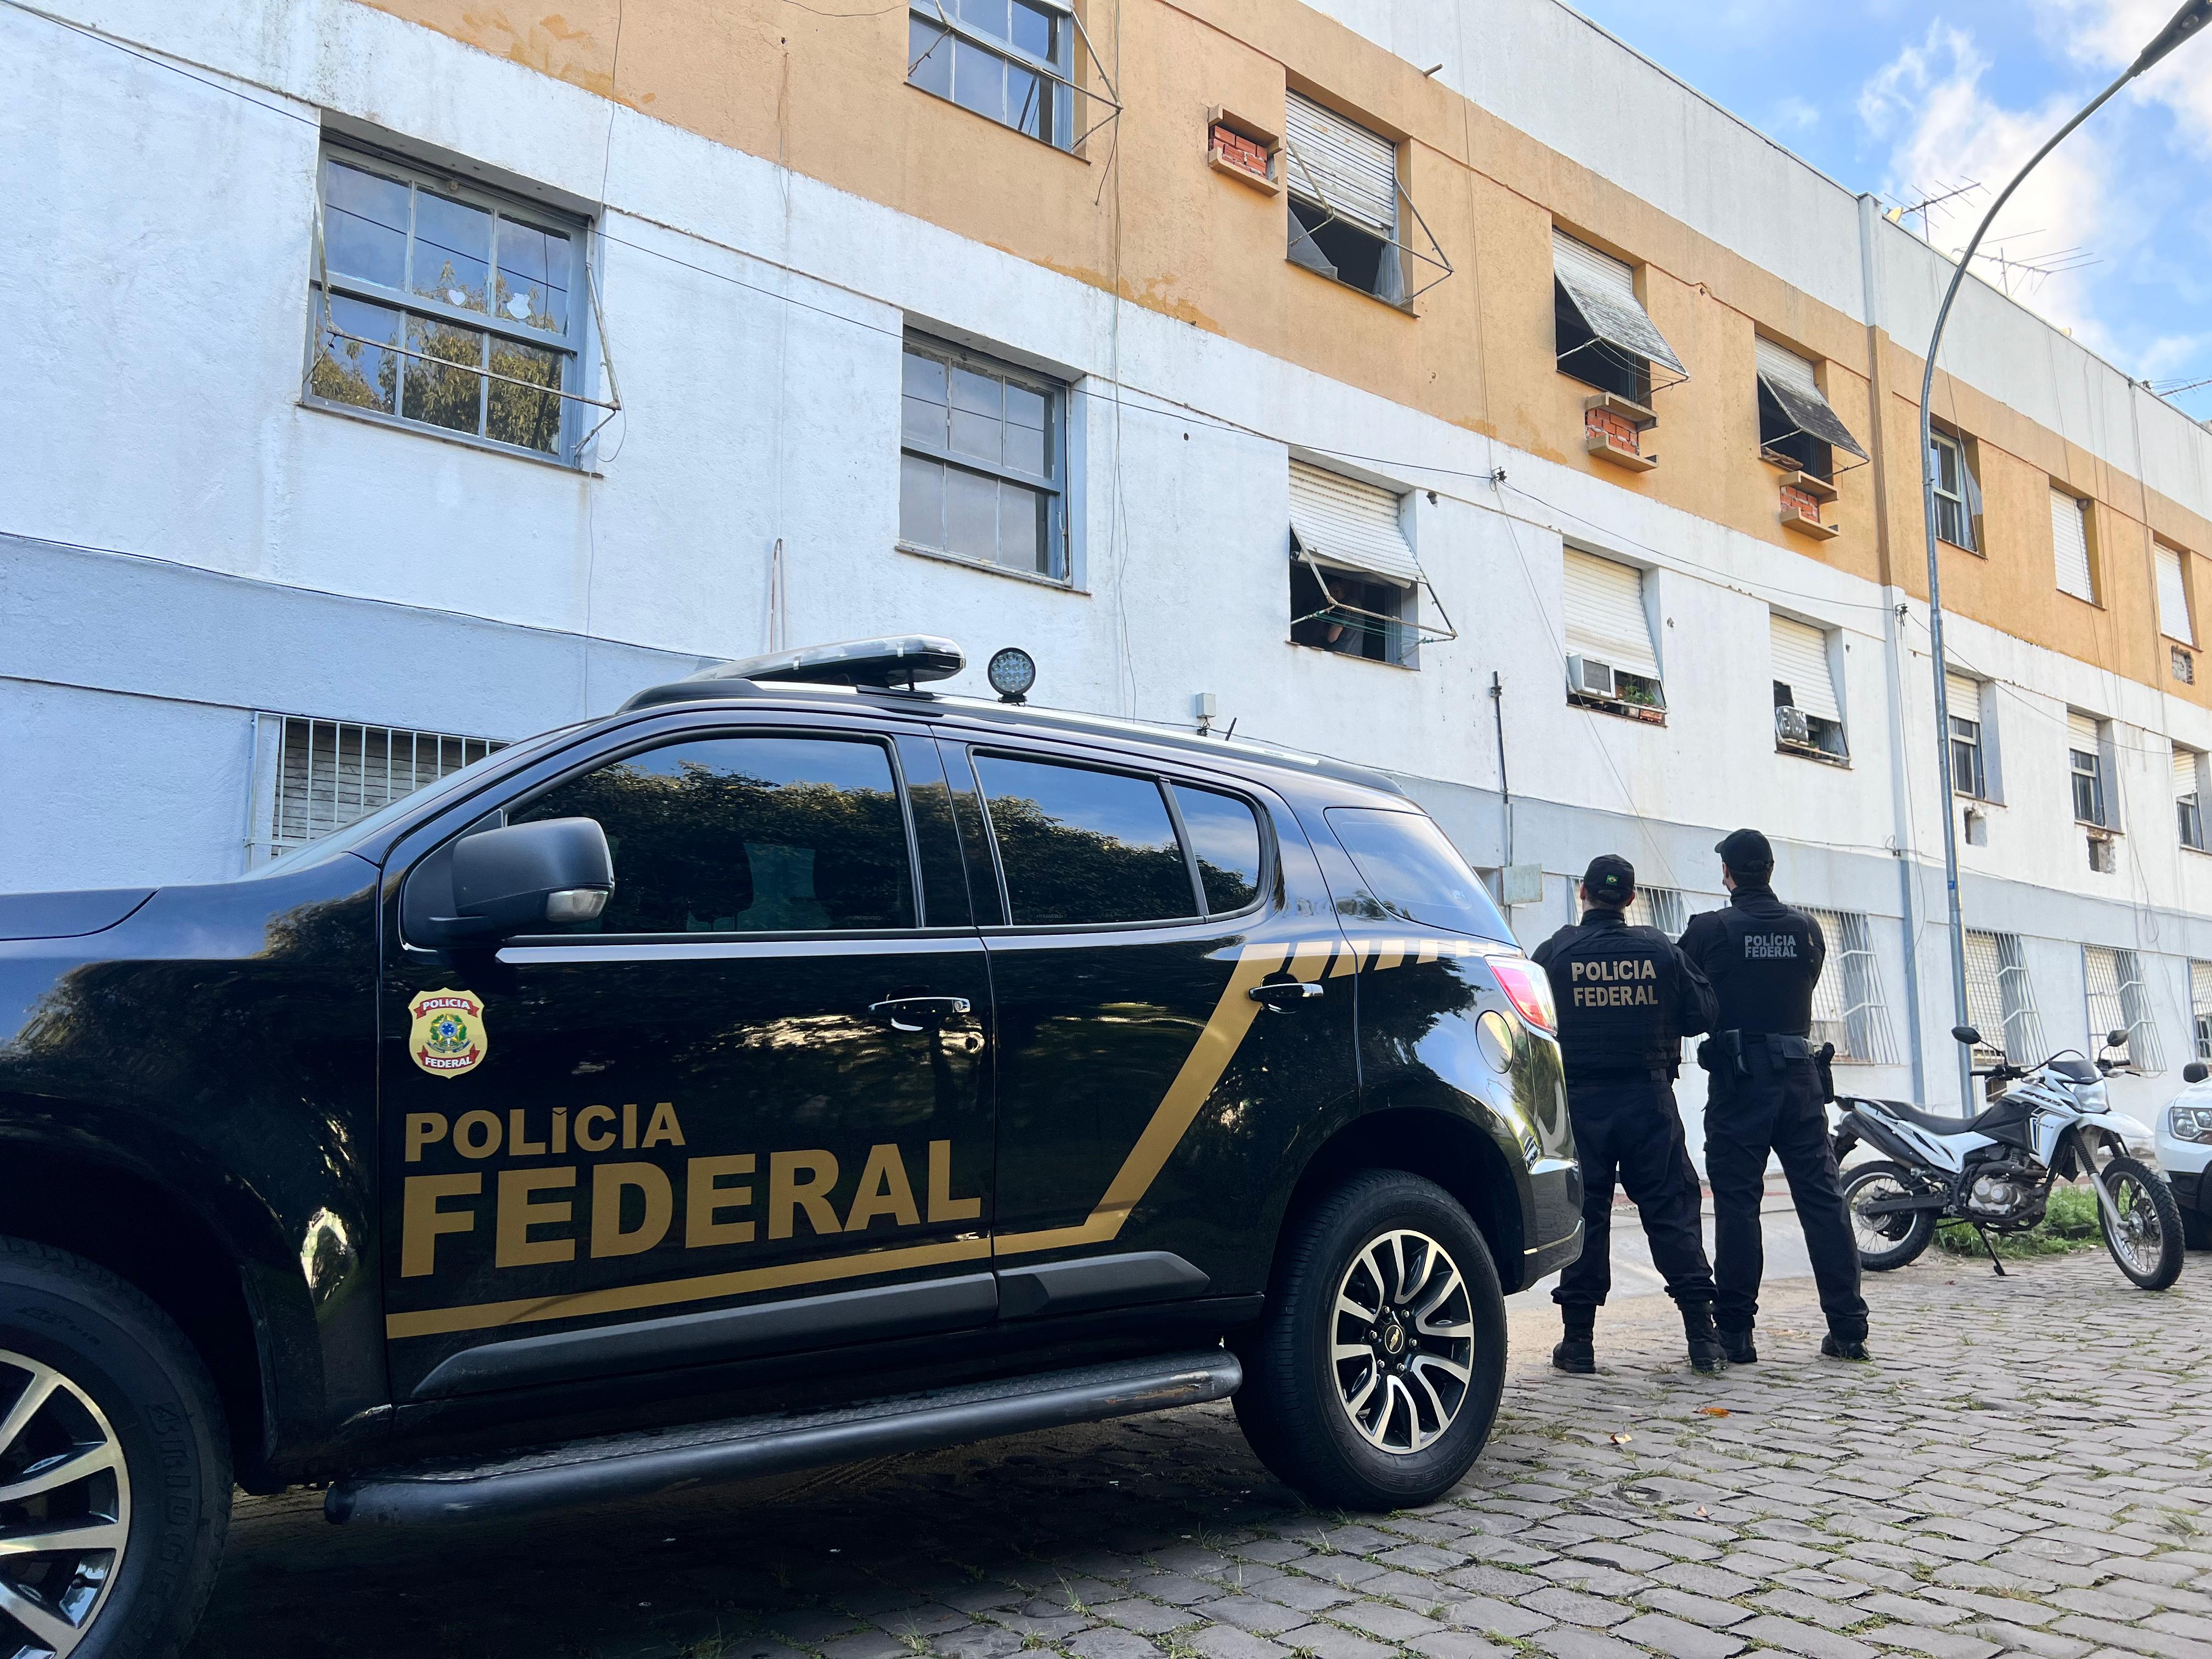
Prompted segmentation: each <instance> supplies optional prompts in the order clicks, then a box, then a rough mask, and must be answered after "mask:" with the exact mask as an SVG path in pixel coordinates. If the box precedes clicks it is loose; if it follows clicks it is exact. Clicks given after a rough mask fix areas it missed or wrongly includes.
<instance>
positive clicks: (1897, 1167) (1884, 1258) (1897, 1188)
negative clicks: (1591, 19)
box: [1844, 1162, 1936, 1273]
mask: <svg viewBox="0 0 2212 1659" xmlns="http://www.w3.org/2000/svg"><path fill="white" fill-rule="evenodd" d="M1913 1190H1914V1188H1912V1186H1911V1183H1910V1182H1909V1181H1908V1179H1907V1176H1906V1174H1905V1166H1904V1165H1903V1164H1891V1163H1887V1162H1885V1163H1879V1164H1860V1165H1859V1166H1858V1167H1857V1169H1855V1170H1848V1171H1846V1172H1845V1174H1844V1209H1845V1210H1847V1211H1848V1212H1850V1218H1851V1237H1852V1240H1853V1242H1854V1243H1856V1244H1857V1246H1858V1252H1859V1266H1860V1267H1863V1268H1865V1269H1866V1270H1867V1272H1869V1273H1889V1272H1892V1271H1893V1270H1894V1269H1896V1268H1899V1267H1905V1266H1907V1265H1908V1264H1910V1263H1911V1262H1914V1261H1918V1260H1919V1259H1920V1254H1921V1252H1922V1251H1923V1250H1925V1249H1927V1248H1928V1246H1929V1243H1930V1242H1931V1241H1932V1240H1933V1239H1934V1238H1935V1237H1936V1212H1935V1211H1933V1210H1911V1211H1908V1212H1905V1213H1904V1214H1902V1215H1877V1216H1865V1215H1861V1214H1860V1213H1859V1206H1860V1205H1862V1204H1863V1203H1866V1202H1868V1201H1869V1200H1874V1199H1881V1198H1903V1197H1905V1196H1907V1195H1908V1194H1911V1192H1912V1191H1913Z"/></svg>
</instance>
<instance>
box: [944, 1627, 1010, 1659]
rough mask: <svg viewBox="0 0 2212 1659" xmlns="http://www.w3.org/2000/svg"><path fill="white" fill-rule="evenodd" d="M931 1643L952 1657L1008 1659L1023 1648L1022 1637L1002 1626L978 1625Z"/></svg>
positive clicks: (963, 1658) (954, 1658) (955, 1658)
mask: <svg viewBox="0 0 2212 1659" xmlns="http://www.w3.org/2000/svg"><path fill="white" fill-rule="evenodd" d="M929 1645H930V1648H931V1650H933V1651H934V1652H937V1653H942V1654H945V1655H948V1656H950V1659H1006V1655H1008V1654H1010V1653H1019V1652H1020V1651H1021V1650H1022V1638H1021V1637H1020V1636H1018V1634H1016V1633H1015V1632H1012V1631H1010V1630H1006V1629H1005V1628H1003V1627H1002V1626H996V1625H993V1626H976V1627H975V1628H973V1629H970V1630H966V1631H963V1632H960V1633H959V1634H957V1635H955V1636H942V1637H939V1638H937V1639H936V1640H935V1641H933V1642H932V1643H931V1644H929Z"/></svg>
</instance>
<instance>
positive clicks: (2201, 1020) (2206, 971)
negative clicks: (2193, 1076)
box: [2189, 962, 2212, 1060]
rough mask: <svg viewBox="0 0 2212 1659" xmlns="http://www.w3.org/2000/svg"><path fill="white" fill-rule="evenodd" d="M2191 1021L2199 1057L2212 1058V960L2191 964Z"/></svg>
mask: <svg viewBox="0 0 2212 1659" xmlns="http://www.w3.org/2000/svg"><path fill="white" fill-rule="evenodd" d="M2189 1023H2190V1024H2191V1026H2192V1027H2193V1028H2194V1029H2195V1031H2196V1035H2197V1059H2199V1060H2212V962H2192V963H2190V964H2189Z"/></svg>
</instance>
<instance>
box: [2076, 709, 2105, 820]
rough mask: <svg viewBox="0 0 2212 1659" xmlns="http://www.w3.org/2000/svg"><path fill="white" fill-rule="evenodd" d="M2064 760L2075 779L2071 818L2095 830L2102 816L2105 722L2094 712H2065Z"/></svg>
mask: <svg viewBox="0 0 2212 1659" xmlns="http://www.w3.org/2000/svg"><path fill="white" fill-rule="evenodd" d="M2066 744H2067V760H2068V762H2069V765H2070V767H2071V769H2072V772H2073V778H2074V821H2075V823H2086V824H2091V825H2093V826H2095V827H2096V828H2098V829H2104V828H2106V827H2108V826H2107V824H2106V817H2105V749H2104V722H2103V721H2102V720H2098V719H2097V718H2096V717H2095V716H2094V715H2093V714H2075V712H2073V711H2072V710H2070V709H2069V711H2067V715H2066Z"/></svg>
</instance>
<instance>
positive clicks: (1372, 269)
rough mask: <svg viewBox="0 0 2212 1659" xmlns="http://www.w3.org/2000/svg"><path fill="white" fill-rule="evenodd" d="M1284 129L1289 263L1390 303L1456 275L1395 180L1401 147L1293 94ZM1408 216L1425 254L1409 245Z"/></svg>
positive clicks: (1287, 97) (1287, 98) (1400, 302)
mask: <svg viewBox="0 0 2212 1659" xmlns="http://www.w3.org/2000/svg"><path fill="white" fill-rule="evenodd" d="M1283 128H1284V131H1283V182H1284V183H1285V185H1288V186H1289V187H1290V222H1289V234H1290V241H1289V246H1288V251H1287V257H1288V258H1289V259H1290V261H1291V264H1295V265H1301V266H1303V267H1304V268H1305V269H1306V270H1310V271H1313V272H1315V273H1316V274H1317V275H1319V276H1327V277H1328V278H1330V279H1331V280H1332V281H1334V282H1339V283H1344V284H1346V286H1347V287H1351V288H1356V289H1358V290H1359V291H1360V292H1361V293H1362V294H1371V295H1374V296H1375V297H1376V299H1378V300H1387V301H1389V302H1390V303H1391V304H1392V305H1406V304H1408V303H1410V302H1411V301H1413V300H1415V299H1418V298H1419V296H1420V295H1422V294H1425V293H1426V292H1427V291H1428V290H1429V289H1431V288H1433V287H1435V286H1436V284H1437V283H1440V282H1442V281H1443V279H1444V278H1445V277H1447V276H1450V275H1451V263H1450V261H1449V260H1448V259H1446V258H1444V257H1443V249H1442V248H1440V247H1438V246H1437V240H1436V238H1435V237H1433V236H1431V235H1430V234H1429V229H1428V226H1427V225H1426V224H1425V223H1423V222H1422V220H1421V216H1420V213H1419V210H1417V209H1416V208H1415V207H1414V206H1413V202H1412V200H1411V198H1409V197H1407V195H1406V191H1405V186H1404V185H1403V184H1402V183H1401V181H1400V179H1399V178H1398V146H1397V145H1396V143H1394V142H1393V141H1391V140H1390V139H1388V138H1385V137H1383V135H1382V134H1381V133H1379V132H1370V131H1368V130H1367V129H1366V128H1365V127H1363V126H1361V125H1359V124H1358V122H1356V121H1351V120H1347V119H1346V118H1344V117H1343V116H1341V115H1339V114H1338V113H1337V112H1335V111H1334V110H1333V109H1329V108H1328V107H1326V106H1323V105H1321V104H1318V103H1316V102H1315V101H1314V100H1312V99H1310V98H1308V97H1306V96H1304V94H1301V93H1296V92H1292V93H1288V94H1285V100H1284V108H1283ZM1408 216H1410V218H1411V220H1412V227H1413V228H1418V229H1419V232H1420V234H1421V239H1422V241H1423V242H1424V243H1425V245H1426V246H1427V249H1428V251H1427V252H1423V251H1422V250H1421V248H1420V247H1419V246H1414V245H1413V243H1411V242H1409V241H1408V240H1407V234H1406V232H1407V228H1408V227H1407V218H1408ZM1409 262H1410V263H1411V264H1412V265H1413V266H1415V267H1418V269H1409V268H1408V264H1409ZM1413 284H1418V286H1413Z"/></svg>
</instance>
